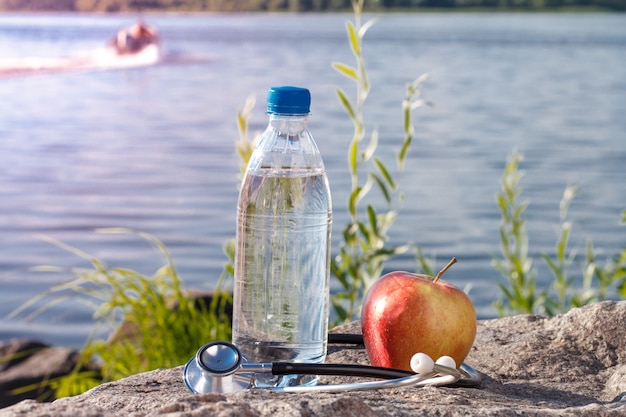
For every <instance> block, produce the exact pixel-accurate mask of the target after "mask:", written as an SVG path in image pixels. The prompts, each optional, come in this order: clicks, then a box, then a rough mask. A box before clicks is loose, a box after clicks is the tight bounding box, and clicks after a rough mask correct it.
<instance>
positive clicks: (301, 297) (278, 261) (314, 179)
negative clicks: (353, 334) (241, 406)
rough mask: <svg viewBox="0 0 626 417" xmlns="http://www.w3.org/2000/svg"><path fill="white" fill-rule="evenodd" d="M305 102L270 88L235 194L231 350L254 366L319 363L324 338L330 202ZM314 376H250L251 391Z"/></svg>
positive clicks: (289, 90)
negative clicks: (264, 122)
mask: <svg viewBox="0 0 626 417" xmlns="http://www.w3.org/2000/svg"><path fill="white" fill-rule="evenodd" d="M310 102H311V95H310V92H309V90H307V89H304V88H298V87H273V88H270V90H269V92H268V96H267V112H268V115H269V125H268V127H267V129H266V130H265V132H264V133H263V135H262V136H261V138H260V141H259V143H258V145H257V147H256V148H255V150H254V152H253V154H252V156H251V158H250V161H249V163H248V167H247V169H246V173H245V175H244V179H243V183H242V187H241V190H240V195H239V203H238V209H237V252H236V259H235V288H234V313H233V343H234V344H235V345H237V346H238V347H239V348H240V349H241V350H242V352H243V354H244V355H245V356H246V357H247V358H248V359H249V360H250V361H253V362H272V361H291V362H309V363H319V362H323V361H324V359H325V357H326V347H327V333H328V310H329V306H328V302H329V301H328V299H329V277H330V270H329V265H330V263H329V262H330V231H331V221H332V214H331V207H332V205H331V199H330V188H329V185H328V179H327V177H326V171H325V169H324V164H323V162H322V158H321V156H320V153H319V150H318V148H317V145H316V144H315V142H314V141H313V137H312V136H311V134H310V133H309V131H308V130H307V126H306V125H307V118H308V114H309V107H310ZM317 379H318V378H317V377H316V376H304V375H289V376H287V377H274V376H272V375H265V374H257V378H256V385H257V386H258V387H272V386H287V385H312V384H315V383H317Z"/></svg>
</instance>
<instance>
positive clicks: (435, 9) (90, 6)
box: [0, 0, 626, 14]
mask: <svg viewBox="0 0 626 417" xmlns="http://www.w3.org/2000/svg"><path fill="white" fill-rule="evenodd" d="M577 2H580V4H576V3H577ZM141 3H144V2H142V1H134V2H133V1H131V0H122V1H120V0H54V1H51V0H0V13H96V14H100V13H103V14H137V13H139V14H142V13H145V14H154V13H167V14H186V13H194V14H196V13H320V14H326V13H352V8H351V6H350V2H349V1H347V2H346V3H347V4H346V5H345V6H344V7H335V8H323V7H319V8H314V7H311V6H309V7H307V6H300V2H299V1H297V0H295V1H293V0H292V1H284V2H283V3H282V5H280V3H278V4H279V5H278V6H274V5H272V4H267V1H265V0H257V1H254V0H248V1H232V2H228V3H225V4H227V5H228V6H227V7H222V8H214V7H210V6H206V7H202V6H201V4H199V3H198V2H196V1H194V0H188V1H187V2H185V3H187V4H186V5H184V6H178V7H171V6H170V5H163V6H162V7H161V6H159V3H160V1H158V0H157V1H153V2H146V3H151V4H150V5H149V6H148V7H141ZM365 3H366V5H367V3H368V1H365ZM383 3H385V4H386V5H387V6H385V7H381V6H372V7H367V6H366V7H365V8H364V12H366V13H603V12H604V13H607V12H608V13H612V12H624V11H626V0H592V3H591V4H590V3H589V2H588V0H568V1H567V2H566V1H565V0H497V1H496V0H422V1H421V4H422V5H420V6H413V7H406V6H401V5H398V6H395V5H394V4H396V3H400V0H387V1H384V2H383ZM137 4H139V6H137Z"/></svg>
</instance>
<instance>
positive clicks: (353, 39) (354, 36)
mask: <svg viewBox="0 0 626 417" xmlns="http://www.w3.org/2000/svg"><path fill="white" fill-rule="evenodd" d="M346 30H347V31H348V41H349V42H350V48H351V49H352V53H353V54H354V55H355V56H360V55H361V45H360V40H359V35H358V33H357V31H356V28H355V27H354V24H353V23H352V22H349V21H348V22H346Z"/></svg>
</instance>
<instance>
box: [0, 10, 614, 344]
mask: <svg viewBox="0 0 626 417" xmlns="http://www.w3.org/2000/svg"><path fill="white" fill-rule="evenodd" d="M351 18H352V16H350V15H284V14H280V15H273V14H268V15H260V14H259V15H257V14H244V15H168V16H166V15H158V16H145V19H146V20H147V21H148V22H149V23H151V24H154V25H155V26H157V27H158V28H159V29H160V31H161V34H162V37H163V50H164V58H163V60H162V61H161V62H159V63H157V64H156V65H150V66H144V65H137V66H136V67H133V66H128V67H125V68H117V69H98V68H95V69H94V68H90V69H88V70H85V69H82V70H78V69H77V68H71V66H68V67H67V68H61V70H59V69H57V70H55V71H42V70H37V68H36V66H35V68H34V69H33V68H30V70H28V71H26V70H24V69H23V67H24V66H25V65H26V64H28V65H31V64H32V62H34V61H37V60H38V62H44V63H45V62H48V63H49V62H52V61H54V62H59V60H61V62H64V61H63V60H65V62H70V61H72V60H75V59H77V58H84V57H85V56H90V54H92V53H93V51H95V50H98V49H99V48H102V46H103V45H104V43H105V41H106V39H107V38H108V37H110V36H112V34H113V33H115V31H116V30H117V29H118V28H119V27H121V26H123V25H125V24H129V23H131V22H132V21H133V19H134V17H133V16H90V15H75V16H74V15H24V16H22V15H3V16H0V97H1V98H2V99H1V100H0V155H1V156H2V163H1V164H0V315H2V316H4V315H5V314H7V313H8V312H9V311H11V310H12V309H13V308H15V307H17V306H19V305H20V304H21V303H23V302H24V301H25V300H27V299H28V298H30V297H32V296H33V295H35V294H37V293H39V292H41V291H44V290H45V289H47V288H49V287H50V286H52V285H55V284H58V283H60V282H63V281H65V280H67V279H69V278H70V276H69V275H67V274H49V273H41V272H33V271H31V270H30V268H32V267H34V266H38V265H57V266H63V267H74V266H86V265H87V264H86V263H85V262H84V261H83V260H81V259H80V258H78V257H76V256H75V255H74V254H71V253H69V252H67V251H66V250H63V249H61V248H58V247H56V246H54V245H52V244H50V243H49V242H47V241H45V240H44V239H42V236H48V237H52V238H54V239H58V240H61V241H63V242H65V243H68V244H71V245H73V246H75V247H77V248H80V249H81V250H85V251H87V252H89V253H91V254H93V255H95V256H97V257H100V258H102V259H104V260H106V261H107V262H108V263H109V264H111V265H114V266H123V267H128V268H134V269H137V270H139V271H140V272H144V273H147V274H148V273H152V272H154V271H155V270H156V269H157V268H158V267H159V266H160V265H161V264H162V259H161V258H160V256H159V254H158V253H157V252H155V250H154V249H153V248H152V247H151V246H150V245H149V244H147V243H146V242H144V241H143V240H142V239H141V238H140V237H138V236H133V235H109V234H107V235H103V234H99V233H96V232H95V230H96V229H98V228H103V227H128V228H132V229H136V230H140V231H145V232H149V233H152V234H154V235H155V236H157V237H158V238H159V239H161V240H162V241H163V242H165V244H166V245H167V247H168V248H169V249H170V250H171V252H172V254H173V257H174V261H175V262H176V265H177V267H178V270H179V272H180V274H181V276H182V278H183V280H184V281H185V284H186V286H188V287H193V288H204V289H209V288H211V287H212V286H213V285H214V284H215V282H216V280H217V278H218V276H219V275H220V273H221V271H222V265H223V264H224V263H225V261H226V258H225V256H224V255H223V253H222V245H223V244H224V242H225V241H226V240H227V239H228V238H231V237H232V236H234V221H235V207H236V200H237V184H238V178H237V174H238V169H239V168H238V160H237V157H236V155H235V152H234V143H235V141H236V140H237V136H238V133H237V128H236V125H235V115H236V112H237V110H238V109H240V108H241V107H242V106H243V104H244V102H245V100H246V98H247V97H248V96H249V95H250V94H255V95H256V97H257V105H256V107H255V111H254V113H253V116H252V120H251V128H252V130H253V131H259V130H261V129H263V128H264V125H265V115H264V114H263V101H264V95H265V91H266V90H267V88H268V87H269V86H271V85H278V84H294V85H301V86H306V87H309V88H310V89H311V91H312V95H313V104H312V116H311V121H310V129H311V131H312V133H313V135H314V136H315V138H316V140H317V142H318V145H319V147H320V150H321V152H322V155H323V156H324V159H325V162H326V165H327V169H328V171H329V178H330V182H331V187H332V192H333V202H334V224H335V229H334V234H335V235H334V238H335V243H336V244H337V242H338V237H339V234H340V230H341V228H342V227H343V225H344V224H345V222H346V215H345V210H346V209H345V206H346V204H345V203H346V198H347V192H348V187H349V178H348V175H347V166H346V163H345V161H346V153H347V144H348V141H349V139H350V137H351V134H352V128H351V125H350V122H349V120H348V119H347V117H346V116H345V115H344V113H343V110H342V109H341V107H340V105H339V103H338V100H337V99H336V95H335V89H336V88H337V87H342V88H344V89H345V90H346V91H347V92H348V94H349V95H353V93H354V92H353V88H352V85H351V84H350V82H349V81H348V80H347V79H345V78H343V77H342V76H340V75H339V74H337V73H335V72H334V71H333V70H332V68H331V62H334V61H343V62H346V63H349V64H352V56H351V52H350V49H349V47H348V44H347V40H346V37H345V33H344V31H345V29H344V22H345V20H347V19H351ZM364 53H365V57H366V60H367V64H368V68H369V71H370V78H371V83H372V91H371V94H370V97H369V99H368V102H367V105H366V109H365V112H366V123H367V127H368V129H369V130H370V131H371V129H373V128H378V129H379V131H380V137H381V140H380V142H381V143H380V145H379V146H380V147H379V152H380V156H381V158H383V159H384V160H385V161H386V162H387V164H388V165H390V166H393V154H394V152H395V151H397V149H398V147H399V143H400V140H401V138H402V114H401V108H400V105H401V100H402V98H403V97H404V91H405V85H406V83H407V82H408V81H411V80H412V79H414V78H415V77H417V76H418V75H420V74H422V73H425V72H429V73H431V75H432V78H431V79H430V80H429V81H428V82H427V83H426V85H425V90H424V98H426V99H428V100H430V101H432V102H433V103H434V104H435V106H434V108H432V109H430V108H423V109H419V110H416V111H415V113H414V115H415V125H416V138H415V142H414V146H413V148H412V150H411V153H410V156H409V160H408V162H407V166H406V169H405V171H404V173H403V174H402V176H401V177H399V179H400V185H401V189H402V192H403V193H404V195H405V199H404V202H403V204H402V208H401V212H400V215H399V218H398V221H397V224H396V226H395V227H394V229H393V230H392V232H391V239H392V241H393V242H396V243H398V242H405V241H413V242H416V243H419V244H420V245H421V246H422V247H423V249H424V251H425V253H426V254H427V255H428V256H429V257H432V258H434V259H436V265H437V267H441V266H443V264H444V263H445V262H446V261H447V260H448V259H449V258H450V257H451V256H456V257H457V258H459V261H460V262H459V264H458V265H456V266H455V267H454V268H453V269H452V270H451V271H449V272H448V274H447V278H448V280H450V281H452V282H455V283H456V284H457V285H459V286H461V287H465V288H468V289H470V295H471V297H472V300H473V301H474V303H475V304H476V306H477V309H478V312H479V316H480V317H481V318H485V317H493V316H494V314H495V312H494V310H493V308H492V303H493V301H494V300H496V299H497V298H498V297H500V292H499V290H498V288H497V285H496V284H497V283H498V282H501V281H500V280H501V278H500V277H499V275H498V273H497V272H496V271H495V270H494V269H493V268H492V267H491V259H492V257H493V256H496V255H498V253H499V235H498V226H499V212H498V209H497V206H496V204H495V200H494V196H495V194H496V192H497V191H498V189H499V177H500V175H501V172H502V169H503V166H504V163H505V161H506V159H507V156H508V155H509V154H510V153H511V151H512V150H513V149H518V150H519V151H520V152H522V153H523V154H524V155H525V159H524V161H523V163H522V169H523V170H524V172H525V175H524V177H523V180H522V186H523V187H524V194H523V196H522V197H523V198H526V199H528V200H529V201H530V206H529V208H528V209H527V212H526V213H527V217H528V224H527V227H528V232H529V237H530V246H531V252H532V254H533V256H535V257H536V264H537V266H538V268H539V272H540V274H539V278H538V279H539V280H540V282H541V283H543V284H544V285H546V284H547V282H548V280H549V279H550V276H549V274H548V273H547V271H546V270H545V267H544V266H543V265H542V261H541V260H540V259H539V256H538V255H539V253H540V252H542V251H546V252H548V253H550V252H551V251H553V246H554V243H555V241H556V238H557V234H558V222H559V200H560V199H561V196H562V194H563V191H564V189H565V187H566V186H567V185H577V186H578V187H579V189H580V192H579V194H578V196H577V197H576V199H575V200H574V202H573V203H572V206H571V208H570V218H571V219H572V220H573V221H574V222H575V223H574V229H573V235H572V239H571V246H572V248H577V249H578V252H579V253H580V252H583V251H584V245H585V241H586V240H587V239H589V238H593V240H594V243H595V245H596V246H597V248H598V249H599V250H600V251H603V252H602V253H604V254H611V253H614V252H616V251H617V250H618V249H619V248H620V247H621V246H623V245H624V244H625V243H626V239H625V238H624V237H625V232H626V229H625V228H624V227H622V226H620V225H619V220H620V215H621V210H622V209H624V208H626V169H625V168H624V166H625V163H626V117H625V116H624V115H625V114H626V16H624V15H613V14H558V15H550V14H541V15H533V14H515V15H507V14H486V15H482V14H427V15H419V14H409V15H400V14H390V15H382V16H380V20H379V22H378V23H377V24H376V25H375V26H373V27H372V28H371V29H370V31H369V32H368V33H367V35H366V38H365V50H364ZM31 67H32V65H31ZM3 68H4V69H5V71H4V74H3V75H2V69H3ZM7 68H13V69H15V68H18V69H19V68H21V69H22V70H21V71H11V72H9V71H6V69H7ZM414 268H415V262H414V260H413V258H412V257H410V256H404V257H401V258H399V259H397V260H395V261H393V262H391V263H390V264H388V269H408V270H412V269H414ZM572 274H573V275H574V276H577V275H576V274H578V271H577V269H576V268H573V269H572ZM91 324H92V322H91V319H90V310H89V309H86V308H84V307H83V306H81V305H75V304H72V303H71V302H66V303H64V304H61V305H60V306H58V307H56V308H55V309H54V310H53V311H52V312H51V313H49V314H47V315H45V316H43V317H40V318H39V319H37V320H36V321H34V322H24V321H22V320H2V321H0V338H1V339H8V338H11V337H15V336H28V337H38V338H43V339H44V340H48V341H52V342H55V343H64V344H74V345H80V344H81V343H82V342H83V341H84V339H85V337H86V335H87V334H88V333H89V331H90V329H91Z"/></svg>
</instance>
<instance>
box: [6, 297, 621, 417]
mask: <svg viewBox="0 0 626 417" xmlns="http://www.w3.org/2000/svg"><path fill="white" fill-rule="evenodd" d="M338 330H339V331H342V332H358V330H359V324H358V323H352V324H351V325H348V326H346V327H344V328H342V329H338ZM327 362H343V363H354V362H358V363H367V356H366V354H365V352H364V350H363V349H361V348H356V347H350V346H332V347H331V348H330V349H329V355H328V359H327ZM466 362H467V363H468V364H469V365H471V366H473V367H474V368H475V369H477V370H479V371H480V372H481V373H482V375H483V382H482V386H481V388H480V389H473V388H441V387H426V388H399V389H389V390H379V391H359V392H348V393H337V394H329V393H315V394H283V393H276V392H270V391H250V390H247V391H242V392H238V393H233V394H207V395H193V394H190V393H188V392H187V391H186V390H185V387H184V385H183V383H182V380H181V377H182V367H178V368H174V369H163V370H156V371H153V372H148V373H144V374H139V375H135V376H132V377H130V378H126V379H124V380H121V381H117V382H113V383H109V384H105V385H101V386H99V387H97V388H94V389H92V390H91V391H89V392H87V393H85V394H83V395H80V396H77V397H73V398H62V399H59V400H57V401H55V402H52V403H43V404H38V403H36V402H34V401H29V400H27V401H23V402H21V403H19V404H16V405H14V406H12V407H9V408H5V409H3V410H0V417H6V416H27V415H28V416H50V415H52V416H94V417H95V416H119V415H126V416H136V417H139V416H168V417H183V416H241V417H246V416H272V417H280V416H326V415H341V416H365V417H368V416H419V415H428V416H433V415H437V416H467V415H481V416H530V415H532V416H626V301H622V302H603V303H599V304H595V305H592V306H589V307H584V308H580V309H574V310H571V311H570V312H569V313H567V314H564V315H561V316H557V317H553V318H546V317H538V316H529V315H522V316H515V317H508V318H502V319H495V320H486V321H481V322H479V326H478V334H477V338H476V342H475V344H474V348H473V349H472V352H471V353H470V355H469V357H468V358H467V360H466ZM339 380H342V381H345V379H341V378H337V377H325V378H323V380H322V381H323V382H324V383H331V382H337V381H339Z"/></svg>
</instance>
